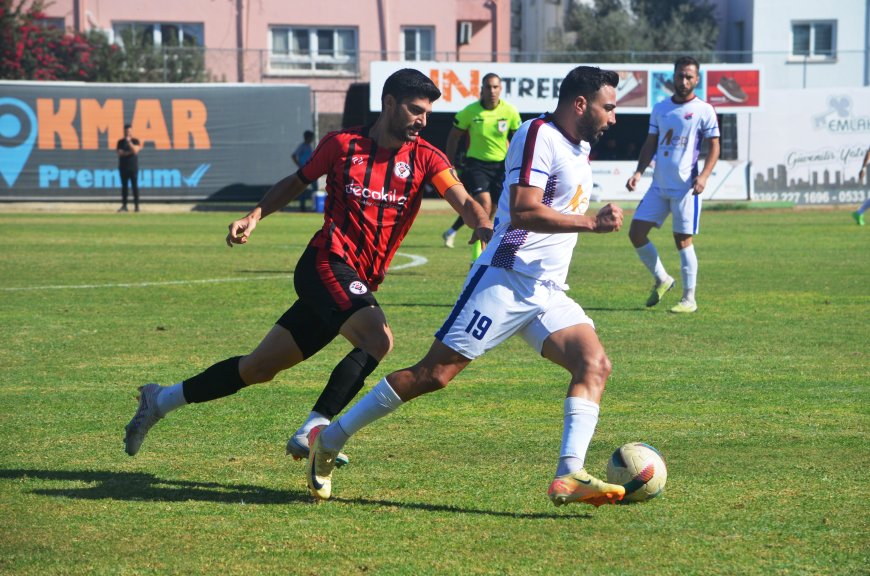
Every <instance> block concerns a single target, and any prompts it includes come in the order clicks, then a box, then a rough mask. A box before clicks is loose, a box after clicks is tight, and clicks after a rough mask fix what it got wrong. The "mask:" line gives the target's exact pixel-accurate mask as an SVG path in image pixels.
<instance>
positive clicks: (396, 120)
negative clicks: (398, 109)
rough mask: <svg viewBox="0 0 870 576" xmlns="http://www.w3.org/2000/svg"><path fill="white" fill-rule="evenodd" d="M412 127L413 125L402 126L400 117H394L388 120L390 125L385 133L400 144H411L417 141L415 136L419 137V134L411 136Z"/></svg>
mask: <svg viewBox="0 0 870 576" xmlns="http://www.w3.org/2000/svg"><path fill="white" fill-rule="evenodd" d="M413 127H414V125H413V124H403V122H402V119H401V117H400V116H399V115H395V116H393V117H392V118H390V125H389V127H388V129H387V132H388V133H389V134H390V136H392V137H393V138H395V139H396V140H400V141H402V142H413V141H415V140H416V139H417V136H419V132H418V133H417V134H413V135H412V134H411V131H412V129H413Z"/></svg>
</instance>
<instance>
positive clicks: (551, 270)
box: [307, 66, 625, 506]
mask: <svg viewBox="0 0 870 576" xmlns="http://www.w3.org/2000/svg"><path fill="white" fill-rule="evenodd" d="M618 82H619V77H618V76H617V74H616V73H615V72H612V71H607V70H601V69H599V68H593V67H589V66H580V67H577V68H575V69H574V70H572V71H571V72H569V73H568V75H567V76H566V77H565V79H564V80H563V82H562V84H561V88H560V94H559V103H558V106H557V107H556V111H555V112H553V113H552V114H546V115H544V116H542V117H540V118H538V119H535V120H530V121H528V122H526V123H524V124H523V125H522V126H521V127H520V129H519V131H518V132H517V133H516V134H515V135H514V137H513V139H512V140H511V143H510V147H509V149H508V154H507V158H506V159H505V172H506V177H505V188H504V190H503V191H502V195H501V199H500V200H499V208H498V214H497V225H496V228H497V231H496V232H495V234H494V236H493V239H492V241H491V242H490V243H489V245H488V246H487V247H486V249H485V250H484V252H483V254H482V255H481V257H480V258H478V259H477V261H476V262H475V263H474V266H473V267H472V269H471V271H470V272H469V273H468V277H467V278H466V281H465V286H464V287H463V289H462V292H461V294H460V296H459V298H458V300H457V301H456V304H455V305H454V307H453V310H452V311H451V313H450V315H449V316H448V318H447V320H446V321H445V323H444V325H443V326H442V327H441V329H440V330H439V331H438V332H437V333H436V335H435V341H434V342H433V343H432V346H431V347H430V349H429V352H428V353H427V354H426V356H425V357H424V358H423V359H422V360H421V361H420V362H418V363H417V364H415V365H414V366H412V367H410V368H405V369H402V370H398V371H396V372H393V373H392V374H390V375H389V376H387V377H386V378H384V379H383V380H381V381H380V382H379V383H378V384H377V385H376V386H375V387H374V388H373V389H372V390H371V392H369V393H368V394H367V395H366V396H365V397H363V398H362V399H361V400H360V401H359V402H358V403H357V404H356V405H354V406H353V407H352V408H351V409H350V410H348V411H347V412H346V413H345V414H344V415H342V416H341V418H339V419H338V420H336V421H334V423H333V424H332V425H330V426H329V427H323V428H316V429H314V430H313V431H312V433H311V436H310V437H309V440H310V442H312V444H311V445H312V446H313V448H312V455H313V456H312V457H311V459H310V461H309V462H310V464H309V466H308V475H307V482H308V487H309V490H310V491H311V493H312V494H313V495H314V496H315V497H317V498H320V499H327V498H329V497H330V495H331V493H332V469H333V467H334V464H335V459H336V457H337V456H338V454H339V451H340V449H341V448H342V447H343V446H344V444H345V442H347V440H348V439H349V438H350V436H351V435H352V434H354V433H355V432H357V431H358V430H360V429H361V428H362V427H363V426H365V425H367V424H369V423H371V422H374V421H375V420H377V419H379V418H381V417H383V416H385V415H387V414H389V413H390V412H392V411H393V410H395V409H396V408H398V407H399V406H400V405H401V404H403V403H404V402H407V401H409V400H411V399H413V398H416V397H417V396H420V395H422V394H426V393H428V392H434V391H436V390H440V389H442V388H444V387H445V386H447V384H448V383H449V382H450V381H451V380H452V379H453V378H454V377H455V376H456V375H457V374H459V373H460V372H461V371H462V370H463V369H464V368H465V367H466V366H468V364H469V363H471V361H472V360H474V359H475V358H477V357H478V356H480V355H482V354H483V353H484V352H486V351H487V350H489V349H491V348H493V347H494V346H497V345H498V344H499V343H501V342H503V341H504V340H505V339H507V338H508V337H510V336H512V335H514V334H519V335H520V336H522V337H523V338H524V339H525V340H526V341H527V342H528V343H529V344H530V345H531V346H532V347H533V348H534V350H535V352H536V353H537V354H540V355H541V356H543V357H544V358H546V359H548V360H550V361H551V362H554V363H556V364H558V365H559V366H562V367H563V368H565V369H566V370H567V371H568V372H569V374H570V381H569V384H568V393H567V398H566V399H565V403H564V428H563V436H562V448H561V452H560V458H559V462H558V465H557V469H556V474H555V479H554V480H553V482H552V483H551V484H550V488H549V490H548V494H549V497H550V499H551V500H552V502H553V503H554V504H556V505H557V506H560V505H562V504H566V503H568V502H575V501H579V502H585V503H588V504H592V505H594V506H599V505H601V504H609V503H613V502H615V501H618V500H620V499H622V496H623V495H624V494H625V489H624V488H623V487H622V486H617V485H614V484H608V483H606V482H602V481H601V480H599V479H597V478H594V477H593V476H591V475H590V474H589V473H587V472H586V471H585V469H584V467H583V465H584V459H585V457H586V451H587V448H588V446H589V443H590V442H591V440H592V435H593V433H594V432H595V426H596V424H597V422H598V411H599V404H600V402H601V396H602V394H603V393H604V385H605V382H606V380H607V378H608V376H609V375H610V371H611V365H610V360H609V359H608V358H607V355H606V353H605V352H604V348H603V346H602V345H601V342H600V341H599V340H598V336H597V335H596V334H595V329H594V326H593V324H592V320H591V319H590V318H589V317H588V316H587V315H586V313H585V312H584V311H583V309H582V308H581V307H580V305H579V304H577V303H576V302H574V301H573V300H572V299H571V298H569V297H568V296H567V295H566V294H565V289H566V288H567V286H566V284H565V280H566V278H567V274H568V266H569V264H570V259H571V254H572V251H573V248H574V245H575V243H576V242H577V233H578V232H613V231H616V230H619V228H620V226H621V225H622V211H621V210H620V209H619V207H618V206H613V205H611V204H608V205H606V206H604V207H603V208H602V209H601V210H599V212H598V214H597V215H595V216H594V217H593V216H585V215H584V213H585V212H586V208H587V207H588V205H589V193H590V192H591V191H592V172H591V168H590V166H589V149H590V146H591V145H592V144H594V143H595V142H596V141H597V140H598V139H599V138H600V137H601V135H602V134H603V133H604V131H605V130H607V129H608V128H609V127H610V126H612V125H613V124H614V123H615V122H616V113H615V109H616V85H617V83H618Z"/></svg>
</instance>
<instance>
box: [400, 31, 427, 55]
mask: <svg viewBox="0 0 870 576" xmlns="http://www.w3.org/2000/svg"><path fill="white" fill-rule="evenodd" d="M401 49H402V54H403V55H404V57H405V60H411V61H413V60H434V59H435V29H434V28H402V37H401Z"/></svg>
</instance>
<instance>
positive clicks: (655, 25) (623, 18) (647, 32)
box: [553, 0, 719, 62]
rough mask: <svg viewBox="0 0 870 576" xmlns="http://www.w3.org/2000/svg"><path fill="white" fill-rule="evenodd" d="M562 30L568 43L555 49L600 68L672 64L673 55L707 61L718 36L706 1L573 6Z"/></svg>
mask: <svg viewBox="0 0 870 576" xmlns="http://www.w3.org/2000/svg"><path fill="white" fill-rule="evenodd" d="M565 30H566V32H567V34H566V38H568V40H567V41H565V42H563V43H562V44H561V45H560V46H554V47H553V48H554V49H556V50H567V51H574V52H584V53H590V57H589V58H588V59H590V60H596V61H599V62H625V61H631V60H638V59H640V60H643V61H647V62H652V61H661V62H670V61H672V60H673V59H674V58H673V53H675V52H685V53H688V54H691V55H694V56H696V57H697V58H699V59H701V60H706V59H709V56H708V54H709V53H710V52H711V51H712V50H713V49H714V47H715V46H716V40H717V38H718V34H719V31H718V26H717V23H716V18H715V15H714V8H713V6H711V5H710V4H708V3H707V2H706V0H701V1H698V2H694V1H692V0H624V1H623V0H595V1H594V2H593V3H592V4H591V5H588V4H574V5H572V7H571V8H570V9H569V10H568V13H567V15H566V21H565ZM656 53H658V54H656Z"/></svg>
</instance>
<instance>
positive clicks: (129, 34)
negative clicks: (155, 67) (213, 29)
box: [112, 22, 205, 48]
mask: <svg viewBox="0 0 870 576" xmlns="http://www.w3.org/2000/svg"><path fill="white" fill-rule="evenodd" d="M112 32H113V34H114V38H113V41H114V42H115V43H116V44H120V45H121V46H123V45H124V43H125V42H134V43H136V44H139V45H140V46H144V47H153V48H160V47H171V48H177V47H185V48H202V47H203V46H204V45H205V33H204V27H203V25H202V24H199V23H196V24H195V23H189V22H184V23H179V22H118V23H115V24H113V25H112Z"/></svg>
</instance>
